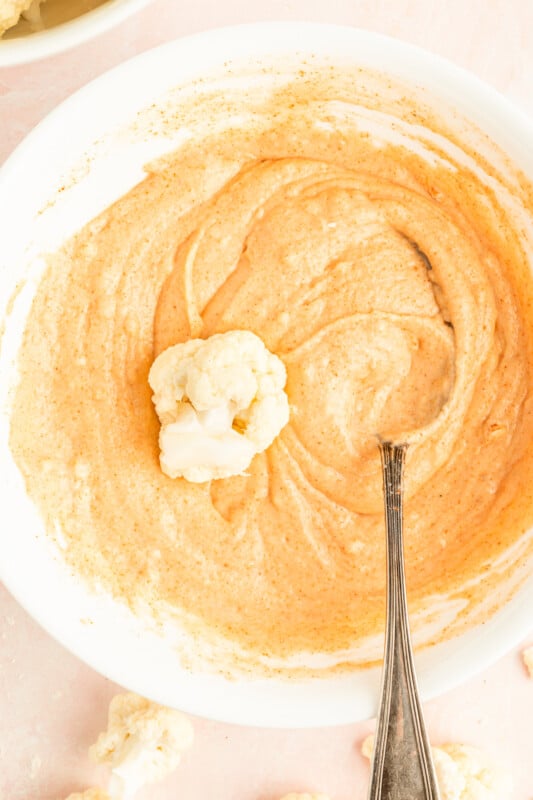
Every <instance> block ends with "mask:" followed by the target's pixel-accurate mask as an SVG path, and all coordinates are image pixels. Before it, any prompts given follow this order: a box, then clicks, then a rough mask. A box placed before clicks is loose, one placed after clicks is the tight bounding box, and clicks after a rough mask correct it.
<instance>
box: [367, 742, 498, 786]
mask: <svg viewBox="0 0 533 800" xmlns="http://www.w3.org/2000/svg"><path fill="white" fill-rule="evenodd" d="M373 750H374V737H373V736H367V738H366V739H365V740H364V742H363V744H362V745H361V753H362V754H363V756H364V757H365V758H368V759H370V758H372V752H373ZM431 750H432V753H433V763H434V765H435V772H436V775H437V782H438V784H439V790H440V795H441V800H511V797H512V792H513V786H512V781H511V778H510V776H509V775H507V774H506V773H505V772H503V771H502V770H501V769H499V768H498V767H497V766H496V765H495V764H493V763H492V762H491V761H490V759H489V758H488V756H487V755H486V754H485V753H483V752H482V751H481V750H478V748H477V747H470V746H468V745H465V744H445V745H442V746H441V747H432V748H431Z"/></svg>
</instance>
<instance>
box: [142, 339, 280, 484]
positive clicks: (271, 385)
mask: <svg viewBox="0 0 533 800" xmlns="http://www.w3.org/2000/svg"><path fill="white" fill-rule="evenodd" d="M286 380H287V374H286V371H285V366H284V364H283V362H282V361H281V360H280V359H279V358H278V357H277V356H276V355H274V354H273V353H271V352H270V351H269V350H267V348H266V347H265V345H264V344H263V342H262V340H261V339H260V338H259V337H258V336H256V335H255V334H254V333H252V332H251V331H228V332H227V333H218V334H214V335H213V336H211V337H209V339H191V340H189V341H188V342H184V343H183V344H176V345H174V346H172V347H169V348H167V349H166V350H164V351H163V352H162V353H160V354H159V356H158V357H157V358H156V359H155V361H154V363H153V364H152V367H151V369H150V374H149V376H148V381H149V383H150V386H151V388H152V390H153V392H154V394H153V397H152V400H153V402H154V406H155V409H156V411H157V415H158V417H159V420H160V422H161V430H160V433H159V447H160V450H161V453H160V464H161V469H162V471H163V472H164V473H165V475H168V476H169V477H170V478H178V477H183V478H186V479H187V480H188V481H191V482H193V483H204V482H205V481H210V480H213V479H219V478H228V477H230V476H231V475H242V474H243V472H244V471H245V470H246V469H247V467H248V466H249V465H250V462H251V461H252V459H253V457H254V456H255V455H256V454H257V453H261V452H263V450H266V449H267V447H269V446H270V445H271V444H272V442H273V441H274V439H275V438H276V436H277V435H278V434H279V432H280V431H281V429H282V428H284V427H285V425H286V424H287V422H288V421H289V401H288V398H287V395H286V393H285V391H284V387H285V383H286Z"/></svg>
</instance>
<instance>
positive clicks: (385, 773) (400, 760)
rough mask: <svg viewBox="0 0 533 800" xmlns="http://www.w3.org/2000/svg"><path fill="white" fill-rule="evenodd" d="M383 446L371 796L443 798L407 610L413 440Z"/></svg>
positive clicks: (412, 799)
mask: <svg viewBox="0 0 533 800" xmlns="http://www.w3.org/2000/svg"><path fill="white" fill-rule="evenodd" d="M379 447H380V451H381V462H382V467H383V493H384V496H385V524H386V528H387V626H386V635H385V655H384V664H383V678H382V689H381V701H380V707H379V713H378V720H377V730H376V738H375V744H374V755H373V758H372V773H371V778H370V790H369V793H368V800H438V798H439V791H438V788H437V780H436V777H435V769H434V766H433V761H432V758H431V748H430V745H429V741H428V737H427V734H426V729H425V725H424V720H423V717H422V709H421V706H420V699H419V696H418V687H417V683H416V675H415V668H414V663H413V650H412V647H411V637H410V634H409V620H408V616H407V596H406V591H405V571H404V559H403V531H402V526H403V494H402V493H403V486H402V478H403V467H404V461H405V451H406V450H407V445H406V444H398V445H397V444H393V443H392V442H380V445H379Z"/></svg>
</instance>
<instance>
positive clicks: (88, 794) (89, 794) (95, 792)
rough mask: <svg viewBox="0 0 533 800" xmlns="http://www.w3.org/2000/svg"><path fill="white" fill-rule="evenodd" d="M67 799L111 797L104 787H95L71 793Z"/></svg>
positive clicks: (104, 798) (86, 799)
mask: <svg viewBox="0 0 533 800" xmlns="http://www.w3.org/2000/svg"><path fill="white" fill-rule="evenodd" d="M67 800H111V798H110V797H109V795H108V793H107V792H104V790H103V789H99V788H98V787H95V788H93V789H86V790H85V791H84V792H74V794H69V796H68V797H67Z"/></svg>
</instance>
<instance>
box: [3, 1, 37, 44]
mask: <svg viewBox="0 0 533 800" xmlns="http://www.w3.org/2000/svg"><path fill="white" fill-rule="evenodd" d="M41 2H43V0H0V36H2V34H4V33H5V32H6V31H7V30H9V28H12V27H13V25H16V24H17V22H18V21H19V19H20V17H21V15H22V16H24V17H26V19H28V20H29V21H30V22H31V23H33V24H35V23H36V22H38V19H39V17H40V12H39V7H40V5H41Z"/></svg>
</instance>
